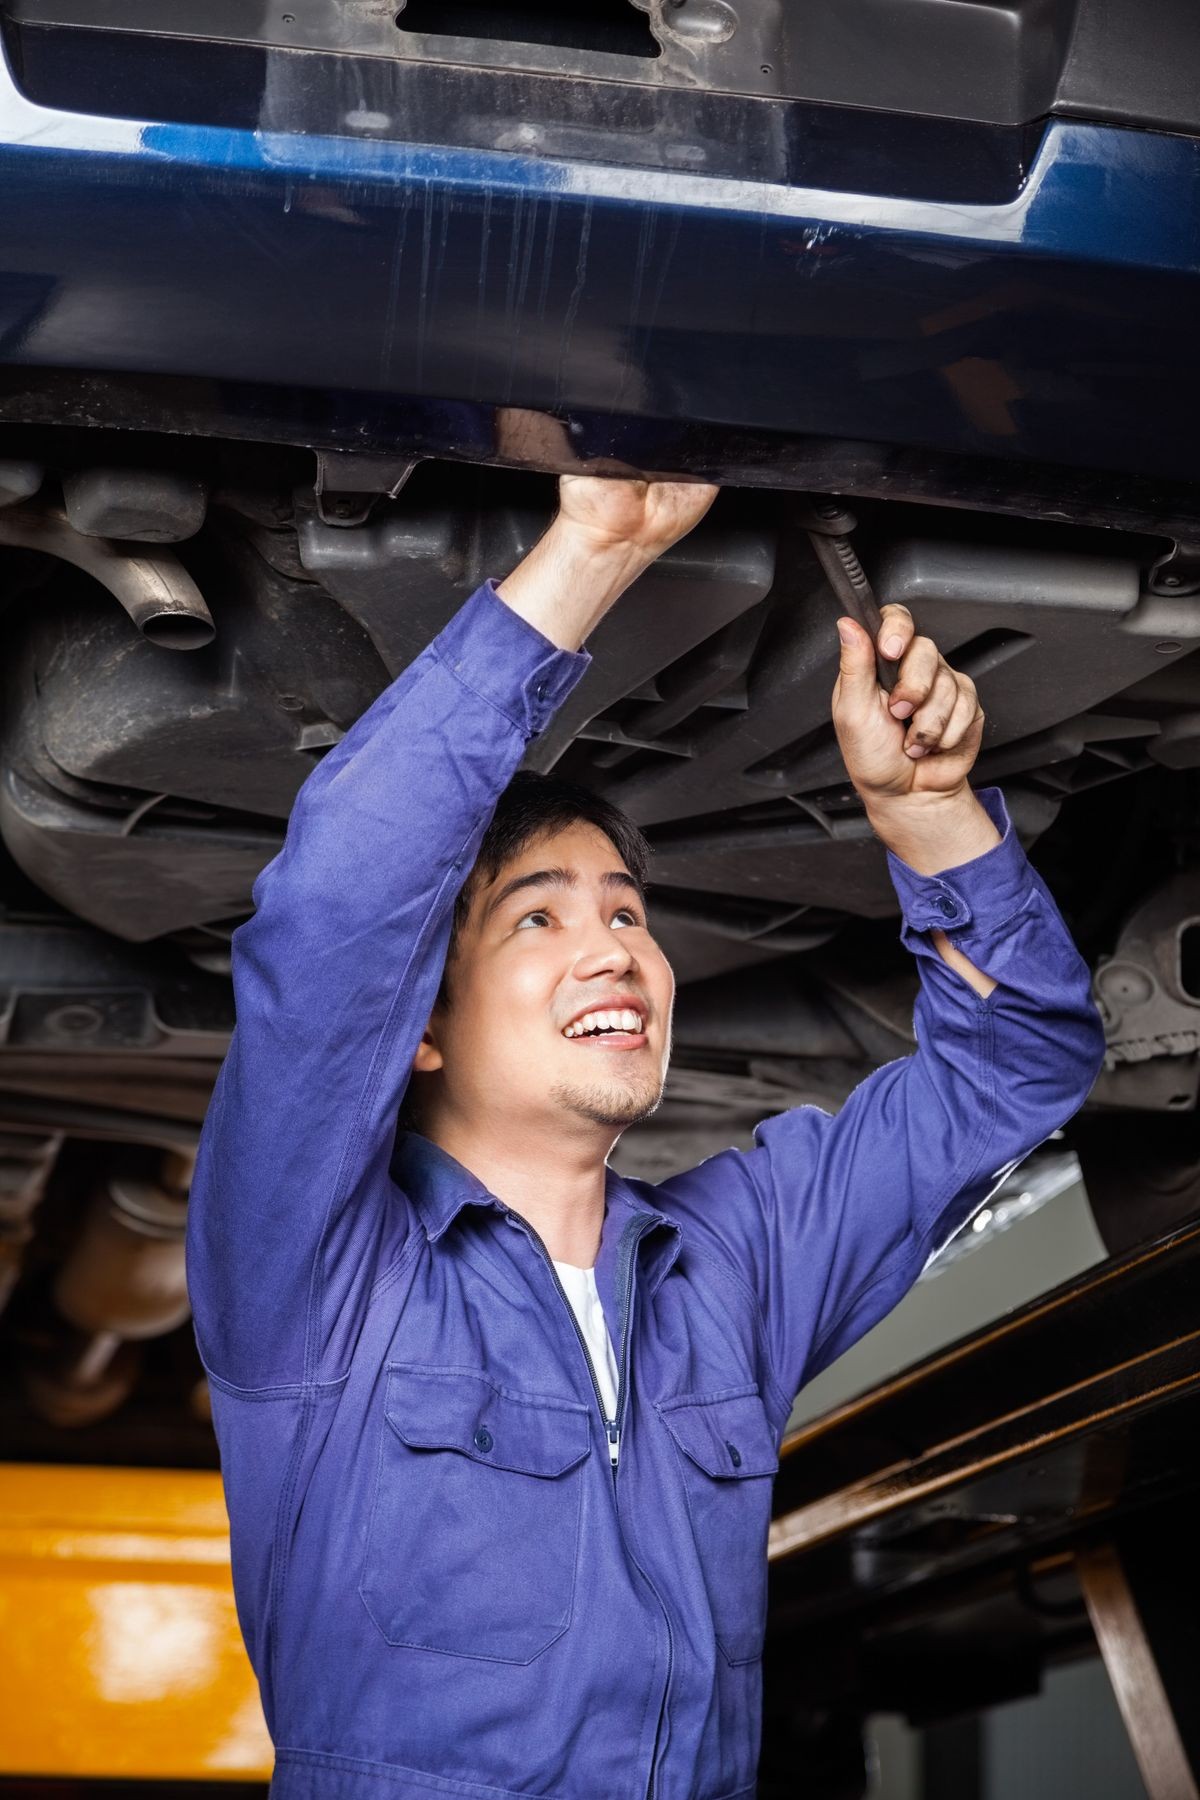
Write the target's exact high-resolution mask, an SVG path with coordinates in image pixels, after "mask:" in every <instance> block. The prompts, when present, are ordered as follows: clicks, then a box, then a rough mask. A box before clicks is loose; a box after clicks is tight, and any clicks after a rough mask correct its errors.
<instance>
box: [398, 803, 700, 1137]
mask: <svg viewBox="0 0 1200 1800" xmlns="http://www.w3.org/2000/svg"><path fill="white" fill-rule="evenodd" d="M448 991H449V997H448V1001H447V1002H446V1003H444V1004H439V1006H438V1007H437V1008H436V1010H435V1012H434V1015H433V1018H432V1019H431V1020H430V1025H429V1032H428V1035H427V1038H426V1040H425V1043H424V1044H423V1045H422V1048H421V1051H420V1053H419V1054H418V1057H417V1061H416V1068H417V1069H418V1070H425V1071H437V1073H436V1077H435V1079H436V1082H437V1088H438V1091H437V1100H436V1104H437V1107H438V1109H439V1110H440V1109H441V1108H443V1107H449V1108H450V1109H451V1111H452V1112H453V1114H454V1116H455V1120H456V1122H457V1123H458V1124H460V1125H461V1124H463V1123H467V1124H470V1123H472V1122H476V1121H477V1122H479V1123H480V1124H481V1125H482V1124H484V1123H485V1122H487V1121H489V1120H490V1121H491V1122H492V1123H494V1124H502V1125H503V1126H504V1128H505V1130H506V1131H511V1129H512V1125H513V1122H514V1121H520V1122H523V1123H527V1124H528V1125H529V1126H530V1127H535V1126H537V1125H542V1124H546V1123H551V1124H557V1125H559V1126H562V1127H567V1128H569V1127H570V1125H571V1124H572V1123H574V1124H579V1123H580V1122H584V1121H586V1122H588V1123H590V1124H591V1125H594V1126H597V1127H600V1128H603V1129H609V1130H612V1131H614V1132H615V1131H620V1130H622V1129H624V1127H625V1126H627V1125H632V1124H634V1123H635V1121H637V1120H638V1119H643V1118H645V1117H646V1115H647V1114H648V1113H650V1112H652V1111H653V1110H654V1108H655V1107H656V1106H657V1105H658V1102H659V1100H660V1098H661V1096H662V1089H663V1082H664V1079H665V1077H666V1071H667V1060H668V1057H669V1055H670V1048H671V1006H672V1001H673V999H674V991H675V983H674V979H673V977H672V974H671V970H670V967H669V965H668V963H667V960H666V958H665V956H664V955H663V953H662V951H661V950H660V949H659V948H658V945H657V944H656V943H655V942H654V939H653V938H652V937H651V935H650V932H649V930H648V929H647V925H646V909H645V905H644V902H643V900H642V896H641V894H640V893H639V891H638V888H637V884H636V883H635V882H634V880H633V878H632V876H631V875H630V874H629V871H628V870H627V869H626V868H625V866H624V864H623V863H622V861H621V858H620V856H619V855H618V853H617V851H616V849H615V847H614V846H613V844H612V843H611V842H610V840H609V839H608V838H607V837H606V836H605V835H604V833H603V832H602V831H599V830H598V829H597V828H596V827H595V826H593V825H587V824H584V823H582V822H581V823H579V824H576V825H572V826H570V827H569V828H568V829H566V830H564V831H559V832H555V833H553V834H552V835H547V836H544V837H541V838H538V839H536V840H535V841H534V842H533V843H532V844H530V845H529V846H528V847H527V848H526V849H525V850H523V851H522V852H521V853H520V854H519V855H518V856H516V857H514V858H513V860H512V861H511V862H509V863H507V864H506V865H505V866H504V868H503V869H501V870H500V872H499V874H498V875H497V876H496V878H495V880H494V881H492V882H490V883H488V884H486V885H481V886H480V887H479V889H478V890H477V892H476V893H475V894H474V895H473V896H472V900H471V907H470V912H469V914H468V917H467V920H466V923H465V925H464V926H463V928H462V930H461V931H460V933H459V936H458V941H457V945H456V948H455V953H454V956H453V959H452V962H451V965H450V969H449V981H448Z"/></svg>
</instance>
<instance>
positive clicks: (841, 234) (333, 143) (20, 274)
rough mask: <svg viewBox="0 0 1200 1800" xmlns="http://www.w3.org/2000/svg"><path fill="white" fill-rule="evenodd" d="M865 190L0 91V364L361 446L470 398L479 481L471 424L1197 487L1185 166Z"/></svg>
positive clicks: (607, 444)
mask: <svg viewBox="0 0 1200 1800" xmlns="http://www.w3.org/2000/svg"><path fill="white" fill-rule="evenodd" d="M896 185H899V184H898V183H897V184H896ZM879 186H880V189H881V191H880V192H877V193H874V194H855V193H846V192H832V191H828V190H820V189H816V188H806V187H800V186H784V185H781V184H778V183H774V182H756V181H751V180H734V179H726V178H723V177H720V176H712V175H702V174H695V173H688V172H678V173H670V172H665V171H663V170H662V169H655V170H651V169H641V168H629V167H618V166H609V165H605V164H602V163H598V162H587V161H582V160H578V161H576V160H572V161H568V160H565V159H559V160H550V159H539V158H536V157H532V156H525V155H520V154H516V153H502V152H488V151H481V150H478V149H472V150H456V149H453V148H432V147H427V146H422V145H419V144H405V143H399V142H394V141H385V140H380V139H378V138H364V137H362V136H356V135H347V136H344V137H315V136H306V135H303V134H300V133H295V134H292V133H283V132H270V133H268V132H261V131H249V130H236V129H230V128H225V127H208V126H198V125H178V124H170V123H155V122H153V121H136V120H125V119H117V118H112V117H101V116H98V115H88V114H84V113H68V112H62V111H55V110H52V109H50V108H48V107H43V106H39V105H37V104H35V103H34V102H32V101H31V100H30V99H29V98H28V97H27V96H26V95H25V94H23V93H22V91H21V90H20V88H19V87H18V85H17V83H16V80H15V78H14V75H13V73H12V70H11V68H10V67H9V66H8V65H4V66H3V67H0V362H2V363H5V364H9V365H25V366H27V367H30V368H42V369H58V370H62V369H80V370H89V371H122V372H125V373H132V374H141V375H148V374H155V375H164V374H166V375H172V376H194V377H204V378H206V379H207V380H209V381H212V382H217V383H225V384H231V396H232V397H231V401H230V405H231V408H232V410H233V411H234V413H235V414H236V413H237V412H238V411H239V409H240V410H241V411H242V412H244V413H245V414H246V416H245V417H244V419H243V425H244V429H245V431H246V434H247V435H253V427H254V420H253V417H252V416H249V412H250V410H252V409H249V410H248V402H246V401H244V400H241V399H238V398H237V397H236V395H233V389H232V384H239V383H254V384H259V385H260V386H263V385H265V386H268V387H269V386H272V385H275V384H278V385H279V386H281V387H283V386H286V387H289V388H291V389H293V390H296V389H299V390H301V391H303V392H310V393H311V394H312V395H313V396H314V399H313V402H312V407H311V409H309V413H310V416H309V417H308V418H307V419H305V418H301V419H300V420H298V421H297V423H298V428H299V427H302V426H305V425H308V426H312V425H313V424H314V422H315V421H316V420H317V418H318V416H324V415H327V414H328V413H329V411H330V408H331V407H332V409H333V410H334V412H336V414H337V418H338V430H339V432H340V434H341V437H342V439H343V441H345V442H347V443H348V444H352V443H353V441H354V433H355V428H356V427H355V422H356V420H357V421H359V422H360V423H361V426H362V428H363V430H364V431H365V430H366V428H367V424H368V422H369V420H370V419H371V417H372V408H373V406H374V405H375V404H376V402H377V401H378V399H379V398H380V397H385V398H389V399H394V398H395V397H397V396H403V397H410V398H412V399H414V400H416V399H420V398H425V399H429V398H431V397H432V398H436V399H439V400H446V401H450V402H455V403H465V404H463V405H462V407H461V410H459V409H456V408H451V409H449V410H448V411H447V413H446V415H445V438H446V442H447V444H448V445H450V444H451V443H453V445H454V447H455V449H456V451H457V453H459V454H468V455H478V456H480V457H485V458H486V457H487V456H489V455H490V454H493V453H494V452H495V450H496V444H495V441H494V435H493V434H494V431H495V422H494V418H493V416H492V415H491V414H490V413H487V412H484V411H479V412H477V413H476V412H474V411H472V410H471V403H475V404H476V405H478V406H486V407H491V408H494V407H497V406H500V407H514V408H524V409H532V410H534V411H537V412H544V413H545V412H548V413H556V414H558V415H560V416H563V417H566V416H567V415H570V414H573V413H574V412H576V411H579V412H580V413H590V414H592V415H596V416H599V417H601V418H606V419H608V420H612V421H622V422H623V423H622V429H621V430H620V431H619V432H617V433H616V434H615V435H614V434H613V433H612V432H611V431H610V432H602V433H597V431H596V428H595V425H594V424H592V425H588V424H586V423H582V424H579V425H578V426H577V428H576V432H575V437H574V439H573V440H572V444H571V448H572V450H573V451H574V452H575V453H580V452H582V453H584V454H606V453H607V454H611V453H614V450H616V451H619V453H620V454H621V455H622V456H623V457H624V458H625V459H626V460H629V461H632V462H635V463H640V464H641V466H645V467H652V466H658V467H669V466H670V449H671V430H670V424H671V422H672V421H679V420H687V421H693V422H696V421H699V422H706V423H709V424H711V425H713V426H715V427H721V428H724V429H728V430H739V429H754V430H759V431H764V430H765V431H770V432H775V433H780V434H786V435H787V436H789V437H796V436H812V435H816V436H818V437H823V436H827V437H831V438H833V437H836V438H839V439H847V438H849V439H857V440H867V441H870V442H873V443H875V444H884V445H887V444H897V445H907V446H918V447H925V448H928V449H930V450H932V451H938V452H949V453H967V454H974V455H977V456H978V455H987V456H991V457H996V456H999V457H1002V458H1008V459H1029V460H1037V461H1041V462H1048V463H1058V464H1069V465H1072V466H1076V467H1078V466H1085V467H1094V468H1100V469H1111V470H1137V471H1140V472H1142V473H1144V474H1150V475H1160V476H1165V477H1171V478H1175V479H1187V478H1189V477H1190V476H1191V475H1192V472H1193V469H1194V465H1195V461H1196V453H1195V450H1194V448H1193V445H1194V442H1195V418H1196V413H1197V403H1198V401H1200V371H1198V369H1197V363H1196V356H1195V349H1194V345H1195V317H1196V300H1197V292H1198V284H1197V275H1198V272H1200V227H1198V221H1200V144H1198V143H1197V142H1196V141H1194V140H1192V139H1190V138H1187V137H1182V136H1169V135H1165V134H1156V133H1150V132H1143V131H1136V130H1132V129H1125V128H1120V127H1115V126H1109V125H1098V124H1089V123H1081V122H1077V121H1069V120H1063V119H1052V120H1050V121H1049V122H1048V123H1047V125H1046V127H1045V130H1044V132H1043V134H1042V137H1041V141H1040V145H1039V147H1038V148H1037V150H1036V154H1035V155H1034V157H1033V161H1032V165H1031V167H1030V168H1029V172H1028V176H1027V178H1026V179H1025V180H1024V182H1023V184H1022V185H1021V187H1020V190H1019V192H1016V193H1014V194H1013V196H1012V198H1011V199H1008V200H1005V201H1002V202H993V203H989V204H978V203H975V204H966V203H963V202H962V201H953V202H948V201H943V202H939V201H937V200H929V199H919V200H917V199H911V198H905V199H899V198H890V197H889V196H888V193H887V191H886V189H887V186H888V171H887V169H886V167H881V170H880V183H879ZM318 395H320V396H322V397H323V398H322V399H321V400H320V401H319V402H318V400H317V398H316V396H318ZM301 410H302V412H303V411H304V410H305V409H303V408H302V409H301ZM299 435H300V436H301V438H302V435H303V434H302V431H300V432H299ZM435 438H436V428H435ZM598 438H601V439H603V440H604V441H597V439H598ZM434 448H436V444H435V445H434ZM543 460H545V459H543Z"/></svg>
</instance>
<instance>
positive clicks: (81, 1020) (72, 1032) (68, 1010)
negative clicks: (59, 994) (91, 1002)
mask: <svg viewBox="0 0 1200 1800" xmlns="http://www.w3.org/2000/svg"><path fill="white" fill-rule="evenodd" d="M103 1022H104V1015H103V1013H101V1011H100V1009H99V1008H98V1007H95V1006H60V1007H59V1008H58V1009H57V1011H56V1012H52V1013H50V1014H48V1015H47V1018H46V1024H47V1025H48V1026H49V1028H50V1030H51V1031H55V1032H62V1033H64V1034H65V1035H66V1036H67V1037H86V1036H87V1035H88V1034H89V1033H90V1032H93V1031H95V1030H97V1029H98V1027H99V1026H100V1025H102V1024H103Z"/></svg>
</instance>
